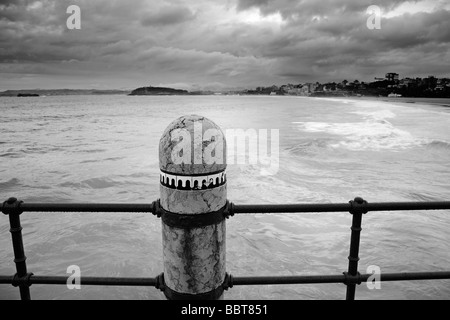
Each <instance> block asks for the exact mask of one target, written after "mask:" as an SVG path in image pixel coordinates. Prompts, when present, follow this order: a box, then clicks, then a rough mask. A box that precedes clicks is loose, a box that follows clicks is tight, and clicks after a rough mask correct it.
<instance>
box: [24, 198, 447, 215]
mask: <svg viewBox="0 0 450 320" xmlns="http://www.w3.org/2000/svg"><path fill="white" fill-rule="evenodd" d="M155 206H156V201H154V202H153V203H148V204H111V203H108V204H89V203H22V204H21V206H20V207H21V210H22V211H23V212H142V213H155V211H156V207H155ZM229 207H230V208H229V210H230V211H232V213H233V214H246V213H253V214H256V213H305V212H348V211H349V210H351V204H349V203H326V204H320V203H318V204H257V205H255V204H244V205H236V204H233V203H229ZM366 208H367V210H368V211H411V210H445V209H450V201H435V202H386V203H375V202H374V203H368V204H367V207H366Z"/></svg>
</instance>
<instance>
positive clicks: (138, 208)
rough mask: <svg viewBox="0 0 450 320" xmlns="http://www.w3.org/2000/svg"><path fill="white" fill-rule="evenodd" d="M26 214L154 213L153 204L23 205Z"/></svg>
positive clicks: (21, 207) (22, 208)
mask: <svg viewBox="0 0 450 320" xmlns="http://www.w3.org/2000/svg"><path fill="white" fill-rule="evenodd" d="M20 209H21V210H23V211H24V212H142V213H152V212H153V211H154V206H153V204H112V203H96V204H89V203H22V204H21V206H20Z"/></svg>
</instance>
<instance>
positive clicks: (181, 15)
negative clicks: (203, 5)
mask: <svg viewBox="0 0 450 320" xmlns="http://www.w3.org/2000/svg"><path fill="white" fill-rule="evenodd" d="M194 18H195V15H194V14H193V13H192V12H191V10H189V8H186V7H175V6H174V7H164V8H161V9H160V10H159V12H156V13H153V12H152V13H147V14H145V15H144V17H143V18H142V20H141V21H142V25H143V26H165V25H171V24H179V23H182V22H186V21H189V20H192V19H194Z"/></svg>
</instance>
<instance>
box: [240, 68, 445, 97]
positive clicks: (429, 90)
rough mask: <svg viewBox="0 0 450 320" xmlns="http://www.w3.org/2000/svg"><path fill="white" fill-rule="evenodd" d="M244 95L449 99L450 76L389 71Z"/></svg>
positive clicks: (247, 92) (250, 92) (265, 88)
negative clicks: (377, 75)
mask: <svg viewBox="0 0 450 320" xmlns="http://www.w3.org/2000/svg"><path fill="white" fill-rule="evenodd" d="M237 93H243V94H252V95H260V94H262V95H264V94H265V95H294V96H313V97H320V96H375V97H379V96H381V97H424V98H450V79H449V78H439V79H438V78H436V77H435V76H428V77H427V78H403V79H400V77H399V74H398V73H393V72H392V73H387V74H386V75H385V77H384V78H375V81H374V82H360V81H358V80H354V81H348V80H343V81H341V82H339V83H337V82H328V83H319V82H315V83H303V84H285V85H282V86H275V85H274V86H270V87H257V88H256V89H254V90H245V91H242V92H237Z"/></svg>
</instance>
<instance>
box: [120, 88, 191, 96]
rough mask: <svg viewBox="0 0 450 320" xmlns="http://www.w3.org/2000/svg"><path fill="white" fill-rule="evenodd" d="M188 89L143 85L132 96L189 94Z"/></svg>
mask: <svg viewBox="0 0 450 320" xmlns="http://www.w3.org/2000/svg"><path fill="white" fill-rule="evenodd" d="M188 94H190V93H189V92H188V91H187V90H180V89H173V88H163V87H151V86H150V87H142V88H138V89H136V90H133V91H132V92H131V93H130V94H129V95H130V96H171V95H188Z"/></svg>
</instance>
